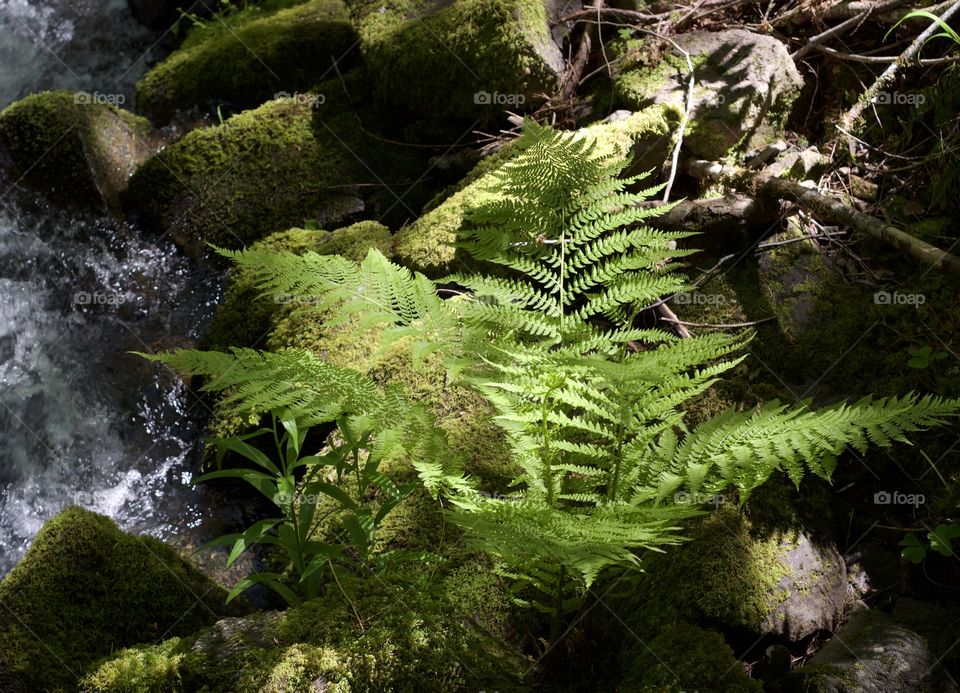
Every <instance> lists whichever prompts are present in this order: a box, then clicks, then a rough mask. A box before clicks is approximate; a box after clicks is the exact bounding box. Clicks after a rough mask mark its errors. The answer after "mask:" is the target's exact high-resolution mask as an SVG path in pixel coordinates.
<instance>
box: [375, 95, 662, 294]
mask: <svg viewBox="0 0 960 693" xmlns="http://www.w3.org/2000/svg"><path fill="white" fill-rule="evenodd" d="M679 120H680V112H679V111H678V110H676V109H675V108H674V107H673V106H657V107H654V108H649V109H645V110H643V111H641V112H638V113H633V114H631V115H629V116H627V117H625V118H622V119H619V120H616V121H613V122H607V123H598V124H595V125H590V126H588V127H585V128H583V129H581V130H578V131H577V135H578V136H580V137H591V138H593V139H595V140H596V141H597V150H596V152H597V154H598V155H602V154H609V153H612V152H613V151H614V150H615V149H617V148H619V150H620V151H621V152H623V153H631V154H633V155H634V165H633V166H632V167H631V171H647V170H650V169H652V168H659V167H660V165H661V164H663V162H664V161H665V160H666V158H667V154H668V152H669V150H670V145H671V137H672V135H671V133H672V132H673V131H674V130H675V127H676V125H677V124H678V123H679ZM510 156H511V153H510V150H509V149H507V150H506V151H505V153H503V154H499V155H497V156H496V158H495V159H493V160H492V161H491V160H484V161H481V162H480V163H479V164H478V165H477V173H476V174H471V175H470V176H469V178H470V180H471V182H470V183H468V184H466V185H464V186H463V187H462V188H461V189H460V190H458V191H456V192H454V193H453V194H452V195H450V197H448V198H447V199H446V200H444V201H443V202H442V203H440V204H438V205H436V206H435V207H434V208H433V209H431V210H430V211H429V212H427V213H426V214H424V215H423V216H421V217H420V218H419V219H418V220H417V221H416V222H414V223H413V224H411V225H409V226H406V227H404V228H402V229H400V231H398V232H397V234H396V236H395V237H394V238H395V242H394V253H395V256H396V259H397V261H398V262H400V263H401V264H403V265H406V266H407V267H410V268H411V269H415V270H417V271H419V272H423V273H424V274H427V275H428V276H433V277H438V276H443V275H445V274H447V273H449V272H450V271H452V270H454V269H457V268H458V265H460V264H461V263H462V262H464V258H463V257H462V255H458V254H457V252H456V250H455V248H454V247H453V245H452V243H453V242H454V241H456V238H457V233H458V232H459V230H460V229H461V228H462V226H463V223H464V215H465V213H466V211H467V210H468V209H469V208H470V207H472V206H474V205H479V204H483V203H486V202H489V201H491V200H492V199H495V194H494V193H491V192H489V190H488V188H489V186H490V185H491V184H492V183H493V182H494V181H495V180H496V178H495V176H494V175H493V172H494V171H496V170H497V168H499V166H502V165H503V164H504V163H506V162H507V161H509V159H510Z"/></svg>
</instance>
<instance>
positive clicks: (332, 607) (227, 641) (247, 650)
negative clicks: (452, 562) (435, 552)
mask: <svg viewBox="0 0 960 693" xmlns="http://www.w3.org/2000/svg"><path fill="white" fill-rule="evenodd" d="M451 579H453V578H449V577H447V578H443V579H441V580H440V581H439V583H434V584H431V582H430V578H429V576H428V575H427V574H426V573H425V571H422V570H420V569H419V568H413V569H411V570H408V571H407V573H406V574H405V575H404V576H403V577H402V578H401V577H398V576H397V575H393V576H390V575H388V576H383V577H371V578H369V579H366V580H363V579H359V578H348V577H343V578H341V581H340V586H339V588H336V589H331V591H330V592H329V593H328V594H327V595H326V596H324V597H321V598H320V599H316V600H313V601H311V602H307V603H306V604H304V605H302V606H300V607H296V608H293V609H289V610H288V611H286V612H283V613H263V614H256V615H254V616H252V617H249V618H245V619H227V620H224V621H220V622H218V623H217V624H216V625H214V626H213V627H212V628H209V629H207V630H205V631H202V632H201V633H199V634H198V635H197V636H196V637H194V638H191V639H189V640H180V641H178V642H175V643H171V644H169V645H168V644H167V643H164V644H163V645H160V646H151V647H146V648H140V649H139V650H137V651H126V652H123V653H120V655H119V656H118V657H116V658H115V659H113V660H111V661H107V662H105V663H103V664H102V665H101V667H100V668H99V669H98V670H97V671H96V672H94V673H93V674H92V675H91V676H90V677H89V678H88V679H87V681H86V683H88V684H93V683H94V682H96V683H99V684H100V685H99V687H93V686H92V685H91V686H90V687H91V688H92V689H93V690H95V691H97V693H107V692H111V693H119V692H120V691H128V690H135V689H134V688H132V687H131V686H129V685H125V684H127V683H128V681H130V680H134V679H132V678H130V679H126V678H125V677H124V676H123V674H122V672H131V673H136V674H137V675H138V676H142V673H141V672H142V671H143V669H144V667H142V666H139V665H138V663H139V662H144V661H150V662H151V666H150V668H151V670H152V671H154V672H157V676H156V678H155V679H154V681H155V685H156V688H154V689H153V690H164V686H169V687H171V688H174V687H177V686H182V688H180V689H182V690H209V691H235V692H236V693H245V692H248V691H249V692H254V691H277V692H278V693H279V692H280V691H283V692H284V693H293V692H295V691H304V692H307V691H315V690H318V689H319V690H326V691H337V692H340V693H348V692H349V693H360V692H365V691H371V692H372V691H411V692H412V691H425V690H443V691H456V690H476V689H477V688H478V687H483V686H484V685H486V686H492V687H493V688H495V689H496V690H511V689H512V688H515V687H516V682H517V681H519V679H520V677H521V676H522V674H523V673H524V670H525V667H524V664H526V663H525V662H524V661H523V660H522V658H520V657H519V656H518V655H517V654H516V653H514V652H513V651H512V650H511V649H510V648H509V647H507V646H506V645H505V644H504V643H503V642H502V641H500V640H498V638H496V637H493V636H491V635H487V634H481V633H480V631H479V630H477V629H476V628H475V627H473V626H471V625H470V624H469V623H468V622H465V621H464V620H463V619H462V617H461V614H463V613H464V612H463V611H462V610H461V609H460V608H458V605H457V604H456V603H455V602H453V601H451V600H450V599H449V597H448V596H446V595H448V594H450V593H451V591H450V590H447V589H445V588H444V584H445V583H446V582H447V581H449V580H451ZM453 593H456V592H455V591H454V592H453ZM164 659H165V661H163V660H164ZM158 660H160V661H158ZM137 680H139V679H137Z"/></svg>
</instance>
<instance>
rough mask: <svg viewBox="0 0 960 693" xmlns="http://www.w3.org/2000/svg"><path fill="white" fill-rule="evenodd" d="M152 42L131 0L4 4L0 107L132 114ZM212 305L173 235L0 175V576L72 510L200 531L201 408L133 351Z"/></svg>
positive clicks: (149, 528) (175, 339)
mask: <svg viewBox="0 0 960 693" xmlns="http://www.w3.org/2000/svg"><path fill="white" fill-rule="evenodd" d="M160 39H161V36H160V35H159V34H156V33H154V32H150V31H148V30H147V29H145V28H143V27H141V26H140V25H138V24H137V23H136V22H135V20H134V19H133V18H132V16H131V15H130V13H129V11H128V10H127V6H126V2H125V1H124V0H104V1H100V2H97V1H94V0H79V1H77V0H42V1H34V0H31V1H29V2H28V1H27V0H0V108H2V107H5V106H6V105H8V104H9V103H11V102H12V101H15V100H16V99H19V98H22V97H23V96H25V95H27V94H29V93H31V92H35V91H42V90H47V89H68V90H85V91H87V92H90V93H94V92H99V93H101V94H110V95H114V96H115V98H116V102H118V103H124V104H126V106H127V107H129V106H130V105H132V101H133V89H134V85H135V83H136V81H137V79H139V78H140V76H141V75H142V74H143V72H144V71H145V70H146V68H147V66H148V64H150V63H152V62H153V61H154V60H155V59H156V58H157V57H160V56H159V55H155V54H154V53H156V51H158V50H159V49H158V48H157V47H156V45H157V44H158V42H159V41H160ZM218 297H219V284H218V279H217V278H216V277H212V276H208V275H206V274H205V273H204V272H203V271H201V270H199V269H197V268H196V267H195V266H192V265H190V264H189V263H188V261H187V260H186V258H184V257H183V256H182V255H181V254H180V253H179V252H178V251H177V250H176V248H175V247H174V245H173V243H172V242H170V241H169V240H168V239H151V238H150V237H149V236H147V235H146V234H143V233H140V232H138V230H137V229H135V228H131V227H129V226H127V225H125V224H119V223H117V222H116V221H114V220H112V219H110V218H108V217H106V216H98V215H96V214H87V213H77V212H70V213H67V212H64V211H62V210H58V209H56V208H51V207H50V206H48V205H46V204H45V203H44V202H42V201H40V200H38V199H35V198H33V197H32V196H29V195H27V194H25V193H23V192H22V191H19V190H17V189H16V186H15V181H7V180H3V179H2V177H0V441H2V442H0V576H2V575H3V574H4V573H6V572H8V571H9V570H10V569H11V568H12V567H13V566H14V565H15V564H16V562H17V560H18V559H19V558H20V557H21V556H22V555H23V553H24V551H25V550H26V549H27V547H28V546H29V544H30V542H31V540H32V539H33V537H34V536H35V535H36V533H37V532H38V531H39V529H40V528H41V526H42V525H43V523H44V521H46V520H47V519H49V518H50V517H51V516H52V515H54V514H56V512H57V511H58V510H60V509H62V508H64V507H65V506H68V505H71V504H76V505H80V506H83V507H86V508H89V509H91V510H95V511H96V512H99V513H103V514H105V515H109V516H110V517H112V518H114V519H115V520H116V521H117V522H118V524H119V525H120V526H121V527H122V528H124V529H128V530H133V531H136V532H140V533H147V534H151V535H154V536H158V537H162V538H171V537H181V536H184V535H190V534H191V533H194V534H195V533H197V532H198V531H199V528H200V527H202V526H204V523H205V522H206V521H208V519H209V517H208V514H205V511H204V507H205V504H204V502H203V492H202V490H200V489H197V488H195V487H193V486H192V485H191V484H190V483H189V482H190V476H191V470H192V469H195V468H196V464H197V459H198V455H199V443H198V436H199V433H200V432H201V429H202V426H203V422H204V417H205V415H206V413H207V412H206V411H205V405H204V404H202V403H201V402H200V401H199V400H198V399H197V398H196V397H195V396H193V395H192V393H190V392H189V391H188V389H187V388H186V386H185V385H184V384H183V383H181V382H179V381H176V380H174V379H172V378H171V377H169V376H165V375H163V373H162V371H161V370H160V369H158V368H156V367H154V366H153V365H152V364H149V363H146V362H145V361H143V360H142V359H140V358H139V357H136V356H134V355H131V354H129V353H128V352H130V351H148V350H156V349H163V348H169V347H171V346H180V345H184V346H189V345H191V344H192V343H194V342H195V341H196V340H197V339H198V338H199V337H200V336H201V335H202V332H203V330H204V329H205V327H206V325H207V324H208V323H209V320H210V319H211V317H212V315H213V311H214V309H215V307H216V301H217V299H218Z"/></svg>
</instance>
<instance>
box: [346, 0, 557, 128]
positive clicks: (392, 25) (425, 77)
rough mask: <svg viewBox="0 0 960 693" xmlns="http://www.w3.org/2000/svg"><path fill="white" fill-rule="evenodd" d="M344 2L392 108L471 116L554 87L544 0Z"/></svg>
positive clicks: (529, 102) (524, 101)
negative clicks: (347, 6)
mask: <svg viewBox="0 0 960 693" xmlns="http://www.w3.org/2000/svg"><path fill="white" fill-rule="evenodd" d="M348 4H349V5H350V11H351V14H352V15H353V18H354V21H355V23H356V26H357V31H358V33H359V34H360V40H361V44H360V46H361V52H362V53H363V58H364V60H365V61H366V64H367V66H368V67H369V69H370V77H371V79H372V80H373V82H374V85H375V89H376V92H377V94H378V96H379V98H380V100H381V102H382V103H383V104H384V105H386V106H388V107H390V108H392V109H399V110H401V111H403V112H406V113H408V114H414V115H417V116H420V117H427V118H432V119H443V118H459V119H463V120H465V121H467V123H468V124H469V123H471V122H474V121H476V120H478V119H480V120H484V119H488V118H489V117H491V116H492V115H493V114H498V113H502V112H503V111H505V110H511V111H518V110H524V109H525V108H529V107H531V106H533V105H535V103H536V98H537V95H538V94H543V93H546V94H551V93H553V92H555V91H556V89H557V86H558V77H559V75H560V73H561V72H562V71H563V54H562V52H561V50H560V46H559V45H558V43H557V40H556V38H555V32H552V31H551V25H550V21H551V20H555V19H556V18H557V17H556V16H555V15H552V13H550V12H548V5H547V4H545V3H544V1H543V0H453V2H449V1H445V0H391V1H390V2H387V3H382V2H378V1H375V0H351V2H349V3H348ZM550 6H551V7H552V5H550Z"/></svg>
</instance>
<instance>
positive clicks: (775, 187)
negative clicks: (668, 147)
mask: <svg viewBox="0 0 960 693" xmlns="http://www.w3.org/2000/svg"><path fill="white" fill-rule="evenodd" d="M687 171H688V172H689V173H690V175H692V176H694V177H696V178H706V179H710V180H715V181H719V182H721V183H723V184H725V185H728V186H729V187H731V188H734V189H736V190H740V191H742V192H745V193H747V194H748V195H756V196H758V197H772V198H775V199H778V200H788V201H791V202H795V203H796V204H798V205H800V206H801V207H802V208H803V209H805V210H806V211H807V212H808V213H810V214H811V215H812V216H814V217H816V218H818V219H822V220H824V221H829V222H831V223H834V224H843V225H844V226H848V227H850V228H852V229H854V230H855V231H859V232H861V233H865V234H867V235H868V236H871V237H872V238H876V239H877V240H880V241H883V242H884V243H888V244H889V245H892V246H893V247H894V248H897V249H898V250H901V251H903V252H905V253H907V254H909V255H911V256H912V257H914V258H916V259H917V260H920V261H921V262H923V263H925V264H927V265H930V266H931V267H932V268H934V269H937V270H940V271H942V272H948V271H949V272H956V273H960V258H958V257H957V256H956V255H952V254H950V253H948V252H947V251H945V250H941V249H940V248H937V247H936V246H933V245H930V244H929V243H927V242H925V241H922V240H920V239H919V238H915V237H914V236H911V235H910V234H908V233H906V232H904V231H902V230H900V229H898V228H896V227H895V226H890V225H889V224H887V223H886V222H884V221H882V220H880V219H877V218H876V217H872V216H870V215H869V214H864V213H863V212H860V211H857V210H855V209H852V208H850V207H848V206H846V205H845V204H843V203H842V202H840V201H839V200H836V199H834V198H831V197H827V196H826V195H821V194H820V193H819V192H817V191H816V190H811V189H810V188H806V187H804V186H802V185H800V184H799V183H797V182H796V181H792V180H787V179H785V178H776V177H774V176H772V175H770V174H769V173H765V172H760V173H753V172H750V171H746V170H744V169H742V168H739V167H737V166H721V165H720V164H718V163H715V162H712V161H702V160H695V161H691V162H688V164H687Z"/></svg>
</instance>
